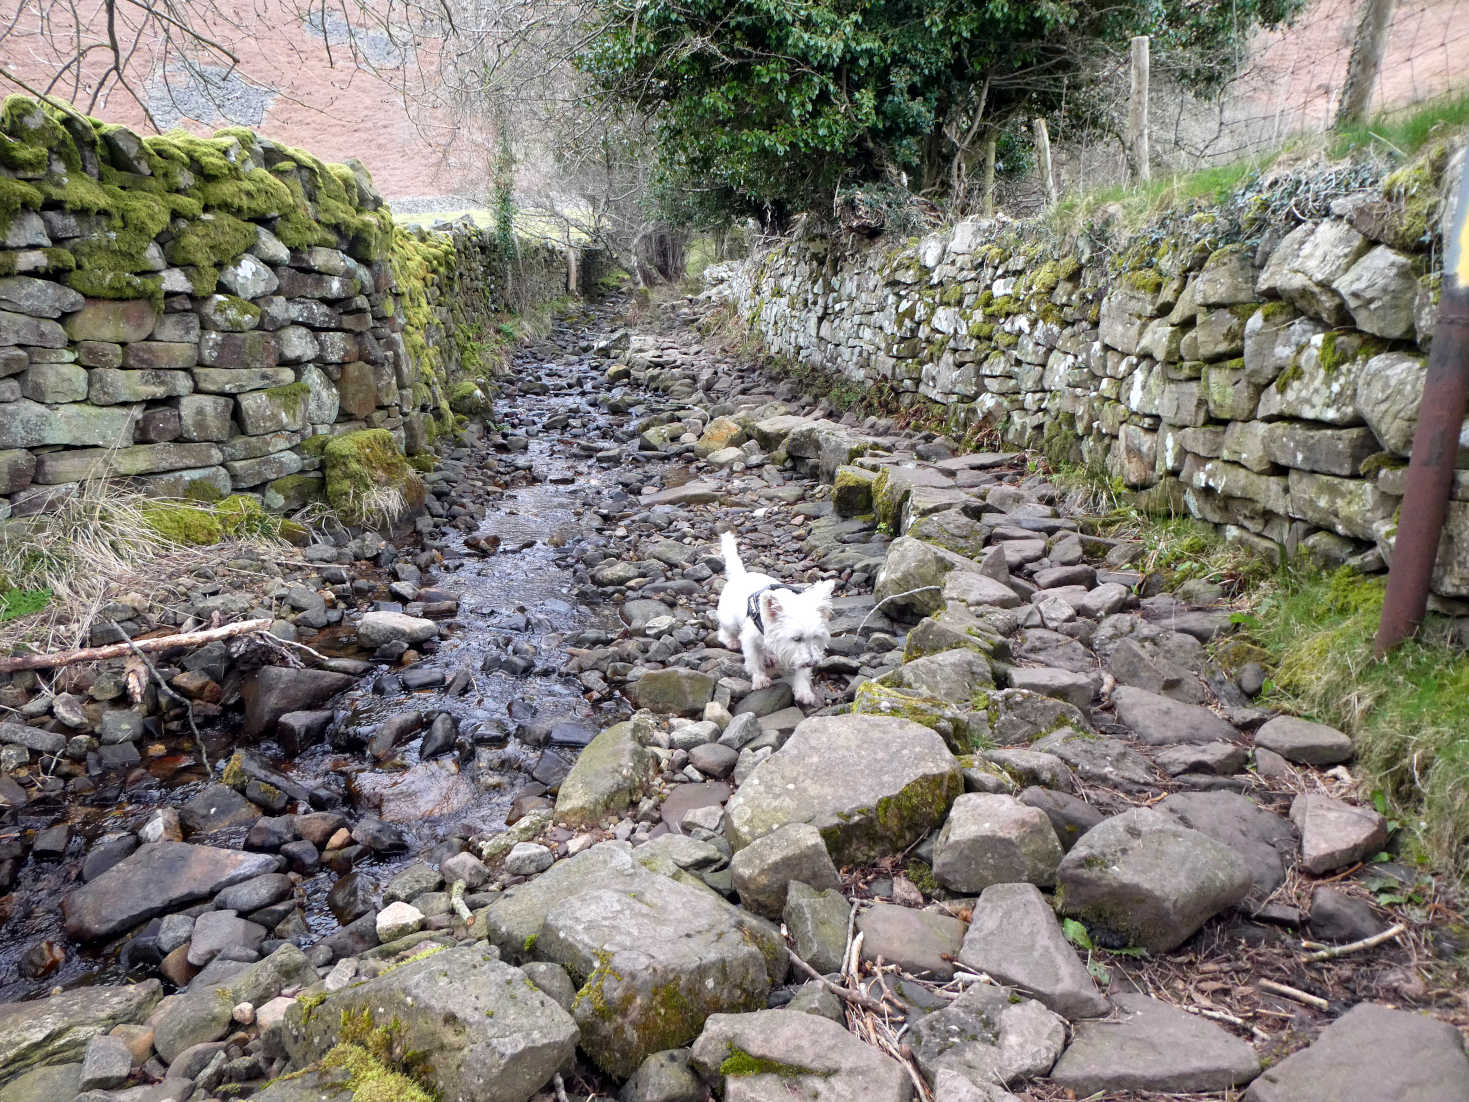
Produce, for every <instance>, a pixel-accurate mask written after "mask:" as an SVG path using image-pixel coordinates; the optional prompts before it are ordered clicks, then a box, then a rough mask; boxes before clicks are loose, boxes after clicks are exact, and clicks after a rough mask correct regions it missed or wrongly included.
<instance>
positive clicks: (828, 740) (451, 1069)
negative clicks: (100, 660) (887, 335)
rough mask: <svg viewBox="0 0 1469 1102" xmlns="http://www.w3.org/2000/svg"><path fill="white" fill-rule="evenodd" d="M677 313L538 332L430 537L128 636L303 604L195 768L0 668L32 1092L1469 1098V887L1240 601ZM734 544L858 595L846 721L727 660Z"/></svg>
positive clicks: (340, 539) (5, 864)
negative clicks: (866, 417)
mask: <svg viewBox="0 0 1469 1102" xmlns="http://www.w3.org/2000/svg"><path fill="white" fill-rule="evenodd" d="M693 316H694V312H693V311H692V310H691V309H690V308H688V307H683V306H680V307H675V308H673V309H671V310H668V311H666V312H665V313H664V314H663V315H661V317H660V318H659V319H657V320H658V324H650V325H647V326H645V328H644V329H642V330H639V331H636V332H629V331H628V330H626V329H620V328H618V326H619V322H620V319H619V318H618V317H617V316H616V315H615V314H613V313H612V312H611V311H610V310H605V309H604V310H602V311H599V312H595V313H591V314H587V315H585V316H583V317H581V318H579V319H578V320H577V321H576V323H575V324H572V323H570V322H563V323H559V324H558V325H557V327H556V328H555V329H554V330H553V331H552V333H551V334H550V336H549V337H548V338H546V339H545V340H543V341H540V342H537V343H536V344H534V345H532V346H529V347H528V348H526V349H524V350H522V352H521V353H519V354H518V355H517V357H516V360H515V363H514V364H513V365H512V369H511V370H510V371H509V373H508V374H507V377H506V378H505V380H504V390H503V393H502V394H500V395H498V396H497V397H496V400H495V403H494V408H493V411H492V412H491V414H490V419H489V422H488V423H487V424H485V425H484V426H477V427H475V428H474V429H473V430H472V431H471V433H470V434H469V436H468V437H467V438H466V440H465V442H463V443H462V444H457V445H454V446H453V447H450V448H446V449H445V450H444V451H443V454H442V455H441V456H440V461H439V463H438V466H437V468H436V469H435V470H434V471H433V472H432V473H431V474H429V475H428V476H427V479H426V481H427V485H428V490H429V496H428V500H427V503H426V511H425V512H424V513H423V515H421V516H419V517H418V518H417V519H416V521H415V522H414V525H413V528H412V530H410V531H408V532H406V533H399V534H398V535H397V536H395V537H394V538H393V539H391V540H384V539H382V538H381V537H379V536H376V535H373V534H371V533H365V534H359V533H349V532H327V533H323V534H322V536H323V538H321V539H318V540H316V541H315V542H312V543H311V544H310V545H309V546H307V547H305V548H304V549H303V550H302V551H301V552H299V553H286V552H284V551H283V552H281V554H280V555H279V556H275V557H267V556H262V555H259V554H257V557H256V560H255V564H254V574H255V575H256V577H257V579H258V580H257V582H256V583H255V584H254V585H253V587H243V588H227V587H225V586H222V585H218V584H211V583H210V579H208V578H199V579H197V582H198V584H186V585H182V586H179V587H176V588H178V589H180V590H181V591H183V596H181V597H177V598H175V599H173V600H172V601H170V602H164V603H163V604H162V605H158V604H150V603H149V602H147V601H144V600H141V599H140V600H138V601H136V602H135V606H136V607H135V606H134V605H129V606H127V607H126V608H119V609H117V610H113V611H114V619H119V620H120V621H121V622H123V623H125V624H128V625H129V630H130V631H132V632H134V633H136V632H139V631H144V632H145V631H146V630H147V629H148V628H150V627H152V626H155V625H158V626H164V627H167V626H169V625H172V626H174V627H178V626H187V625H189V624H191V623H193V622H195V621H199V622H202V621H207V620H208V619H209V618H210V617H211V616H213V615H215V614H216V613H218V614H219V615H220V616H222V617H223V618H225V619H233V618H243V617H246V616H253V615H256V614H264V615H267V616H270V617H272V618H273V619H274V620H275V626H274V628H273V629H272V631H273V633H274V637H275V638H276V639H278V640H285V641H286V642H274V643H273V642H271V641H270V640H266V639H263V638H261V637H258V636H256V637H249V638H245V639H241V640H236V641H233V642H225V643H218V644H211V645H210V646H209V647H206V648H203V649H201V650H196V651H192V652H187V653H174V654H169V655H167V656H164V658H163V659H161V660H160V662H159V666H160V674H161V675H162V676H163V677H164V678H166V679H167V680H168V682H169V684H170V686H171V688H172V689H173V690H174V691H175V692H177V693H178V694H179V695H180V696H183V697H186V698H187V699H189V700H190V701H191V702H192V710H193V712H194V715H195V717H196V719H197V720H198V721H199V722H200V723H201V725H202V730H203V734H204V737H203V740H202V746H196V745H195V744H194V741H193V739H192V737H191V736H190V735H189V734H188V731H187V725H186V723H185V721H184V716H183V712H182V709H181V708H180V707H179V706H178V705H177V704H175V703H173V702H172V701H170V700H169V699H168V698H167V697H164V698H162V699H158V700H151V699H149V698H148V696H146V695H145V696H144V699H143V701H142V703H141V704H133V703H132V702H130V700H129V697H128V695H127V686H126V683H125V678H124V677H122V676H121V672H120V669H119V670H114V669H112V668H109V667H105V666H104V667H102V668H99V669H96V670H74V671H64V672H63V674H62V675H59V676H57V677H55V678H47V679H45V680H39V679H36V678H33V677H17V678H16V679H14V680H13V681H12V683H11V684H10V685H9V686H6V687H5V690H4V691H5V692H6V693H7V694H8V695H7V696H6V697H5V699H4V700H3V701H0V703H4V704H5V705H6V706H7V707H9V708H11V709H13V712H11V713H7V714H6V718H5V719H4V720H3V721H0V742H3V743H4V754H5V765H6V767H7V770H8V772H7V775H6V777H5V778H4V780H3V781H0V785H3V787H0V802H3V806H4V809H5V810H4V815H5V820H4V823H5V829H4V832H3V837H0V845H3V846H5V847H7V848H5V849H4V850H3V851H0V874H3V876H4V878H5V880H6V882H7V883H8V885H9V893H10V894H9V895H8V896H7V897H6V898H7V899H8V902H9V912H8V917H7V918H6V921H5V924H4V926H3V928H0V939H3V940H0V954H3V967H4V971H3V973H0V983H3V994H4V996H5V997H7V998H10V999H12V1000H14V1001H12V1002H9V1003H6V1004H4V1005H3V1006H0V1102H16V1100H19V1099H52V1098H56V1099H62V1098H65V1099H70V1098H74V1097H75V1098H86V1099H87V1100H88V1102H103V1100H111V1099H119V1100H121V1099H128V1100H143V1099H148V1100H155V1099H158V1100H161V1099H205V1098H227V1097H251V1098H257V1099H262V1100H265V1099H268V1100H270V1102H298V1100H305V1099H311V1100H313V1102H314V1100H318V1099H323V1098H328V1099H348V1098H354V1099H366V1098H372V1099H378V1098H404V1099H417V1098H422V1097H438V1098H440V1099H445V1100H448V1099H484V1098H489V1099H506V1100H516V1102H525V1100H528V1099H531V1098H544V1099H547V1100H549V1099H552V1098H557V1097H558V1096H559V1095H558V1092H564V1093H565V1095H566V1096H567V1097H590V1096H596V1095H600V1096H601V1097H611V1096H613V1095H617V1096H619V1097H621V1098H623V1099H627V1100H630V1102H655V1100H662V1102H674V1100H683V1099H687V1100H692V1102H699V1100H703V1099H706V1098H708V1097H711V1096H712V1097H717V1098H729V1099H766V1098H769V1099H786V1098H790V1097H804V1098H813V1099H889V1098H891V1099H909V1098H914V1097H925V1098H928V1097H932V1098H937V1099H941V1100H950V1099H952V1100H956V1102H957V1100H968V1099H990V1100H993V1099H1004V1098H1017V1097H1018V1098H1031V1099H1037V1100H1041V1099H1052V1098H1061V1097H1077V1098H1079V1097H1087V1098H1097V1099H1102V1098H1107V1099H1113V1098H1115V1099H1128V1098H1152V1097H1159V1096H1162V1095H1165V1094H1166V1095H1170V1096H1171V1095H1176V1094H1179V1093H1186V1094H1187V1095H1188V1096H1189V1097H1198V1098H1217V1099H1227V1098H1236V1097H1240V1096H1241V1094H1242V1095H1243V1097H1245V1098H1248V1099H1252V1100H1255V1102H1272V1100H1285V1099H1291V1100H1295V1099H1306V1098H1333V1099H1363V1100H1366V1099H1372V1100H1374V1102H1377V1100H1398V1099H1401V1100H1403V1102H1408V1100H1410V1099H1411V1100H1413V1102H1436V1100H1439V1099H1445V1100H1448V1099H1452V1100H1463V1099H1469V1060H1466V1058H1465V1055H1464V1047H1463V1036H1462V1033H1461V1032H1460V1030H1461V1029H1462V1027H1463V1026H1464V1023H1465V1021H1466V1018H1469V1006H1466V1004H1465V1001H1464V998H1463V994H1462V987H1456V986H1455V984H1456V983H1458V982H1459V980H1458V979H1456V977H1462V971H1458V972H1456V971H1455V967H1456V966H1455V964H1454V959H1455V957H1456V956H1462V953H1463V946H1462V944H1461V943H1460V941H1459V940H1457V938H1458V937H1459V936H1460V934H1459V932H1457V931H1456V930H1455V929H1454V928H1453V926H1452V924H1451V922H1449V921H1448V920H1447V919H1448V917H1449V916H1450V915H1451V914H1452V908H1453V905H1454V903H1455V901H1454V899H1453V897H1452V895H1451V894H1450V893H1449V889H1448V887H1447V886H1445V885H1441V884H1435V883H1433V882H1432V881H1431V880H1430V879H1428V878H1427V877H1426V876H1425V875H1424V874H1423V873H1421V872H1420V871H1419V870H1417V869H1415V868H1413V867H1411V866H1409V865H1406V864H1403V863H1400V862H1398V861H1395V860H1394V859H1392V855H1391V854H1390V853H1385V852H1384V851H1385V849H1387V848H1388V847H1389V824H1388V823H1387V822H1386V821H1385V820H1384V819H1383V818H1382V816H1381V815H1379V814H1378V813H1377V812H1376V811H1375V810H1373V809H1372V808H1371V806H1370V802H1368V801H1366V800H1365V798H1364V794H1363V793H1361V792H1360V791H1358V790H1357V786H1356V784H1355V781H1354V777H1353V775H1352V766H1351V760H1352V753H1353V748H1352V744H1351V740H1350V739H1349V738H1347V737H1346V736H1345V735H1343V734H1341V733H1340V732H1336V731H1333V730H1331V729H1329V728H1324V727H1321V726H1320V725H1317V724H1311V723H1307V722H1305V721H1302V720H1297V719H1293V718H1291V717H1285V716H1274V715H1272V714H1271V713H1268V712H1266V711H1263V710H1261V709H1259V708H1257V707H1256V706H1255V703H1254V695H1255V694H1256V693H1258V692H1259V689H1260V676H1259V675H1260V672H1261V671H1258V670H1256V669H1251V668H1249V667H1245V668H1243V669H1240V670H1237V671H1236V672H1235V673H1234V674H1233V675H1230V674H1227V673H1226V672H1225V671H1224V670H1223V669H1221V668H1219V667H1218V666H1217V665H1216V663H1215V661H1214V658H1213V655H1214V654H1215V653H1216V652H1217V650H1218V648H1219V647H1220V645H1221V644H1223V643H1225V642H1227V639H1228V636H1229V633H1230V632H1231V631H1232V630H1233V625H1232V621H1231V613H1230V610H1229V608H1228V607H1227V604H1226V603H1225V600H1224V598H1225V596H1226V595H1225V594H1224V593H1223V592H1222V591H1220V590H1219V589H1218V587H1215V586H1211V585H1209V584H1207V583H1197V582H1196V583H1192V584H1189V585H1187V586H1184V587H1180V588H1179V589H1178V590H1177V591H1174V592H1164V591H1163V590H1162V588H1161V587H1160V586H1159V584H1158V579H1157V578H1156V577H1153V576H1150V575H1147V574H1145V573H1144V572H1142V571H1141V570H1140V569H1138V560H1139V557H1140V552H1141V548H1140V547H1139V546H1137V545H1134V544H1130V543H1128V542H1126V541H1116V540H1110V539H1106V538H1103V537H1101V536H1098V535H1096V534H1095V531H1094V529H1093V527H1092V526H1090V525H1088V524H1087V523H1086V518H1083V517H1076V516H1070V515H1067V514H1066V510H1065V508H1064V501H1063V498H1062V495H1061V494H1060V492H1059V491H1058V490H1057V489H1056V487H1054V486H1052V485H1050V484H1048V483H1047V482H1046V481H1045V480H1044V479H1043V478H1042V477H1040V476H1037V475H1034V474H1031V473H1029V470H1028V466H1027V463H1026V460H1025V457H1024V456H1020V455H1015V454H1007V453H980V454H955V453H954V451H955V449H954V446H953V445H952V444H951V443H950V442H948V441H944V440H941V439H933V438H931V437H925V436H915V435H913V434H910V433H904V432H901V431H898V430H897V429H896V428H895V426H893V425H892V424H890V423H883V422H876V421H868V422H861V423H859V422H858V421H856V420H855V419H853V418H845V419H839V418H835V417H833V416H831V414H832V411H831V409H830V407H829V406H825V405H823V406H821V407H819V408H812V407H811V403H810V402H809V400H804V399H801V398H800V397H799V396H798V395H797V394H796V393H795V391H794V389H793V388H791V387H790V386H789V385H787V384H778V383H774V382H772V381H771V380H769V379H766V378H764V377H762V376H761V375H760V374H759V373H758V372H756V371H754V370H753V369H751V368H749V367H748V366H746V365H741V364H738V363H736V362H734V361H732V360H730V359H729V358H728V357H726V356H722V355H719V354H716V353H713V352H711V351H710V350H708V349H706V348H705V347H703V346H702V345H701V344H700V342H699V341H698V339H697V338H696V337H695V336H694V335H693V333H692V332H691V331H690V330H689V329H688V327H687V323H688V322H689V321H690V320H692V319H693ZM823 415H826V416H823ZM725 524H731V525H733V526H734V527H735V528H736V529H737V531H738V533H739V542H740V545H741V549H742V552H743V554H744V557H745V561H746V563H747V564H748V565H749V566H750V567H751V568H754V569H762V570H766V571H768V572H770V573H772V574H775V575H776V576H778V577H780V578H782V579H787V580H790V581H792V582H814V581H817V580H822V579H827V578H830V579H834V580H835V581H836V583H837V585H836V592H837V598H836V600H835V602H834V608H833V618H832V624H831V627H832V633H833V639H832V645H831V648H830V650H829V653H828V656H827V658H826V659H825V661H824V662H823V663H822V665H821V667H820V670H819V671H818V677H817V689H818V693H819V695H820V697H821V701H822V706H821V707H819V708H808V709H799V708H797V707H795V706H794V703H793V701H792V699H791V694H790V689H789V687H788V686H787V685H786V684H785V683H784V682H781V681H778V682H776V684H775V685H774V686H773V687H771V688H770V689H763V690H753V689H752V687H751V685H750V683H749V681H748V679H747V676H746V673H745V671H744V667H743V663H742V661H741V659H740V656H739V655H738V654H736V653H734V652H731V651H728V650H726V649H724V648H722V647H721V646H720V645H719V643H718V640H717V637H716V635H715V631H714V623H713V619H712V609H713V605H714V603H715V601H716V600H717V595H718V590H719V586H720V584H721V582H720V571H721V569H722V567H721V564H720V561H719V557H718V551H717V544H716V539H717V535H716V530H717V528H718V527H720V526H722V525H725ZM229 576H230V577H231V578H234V577H235V575H233V574H232V575H229ZM291 643H296V644H301V645H296V646H293V645H291ZM302 645H304V647H309V648H310V649H309V650H306V649H303V646H302ZM150 705H151V706H150ZM206 758H207V762H206V760H205V759H206ZM1323 954H1325V955H1323ZM1313 957H1314V958H1315V959H1313Z"/></svg>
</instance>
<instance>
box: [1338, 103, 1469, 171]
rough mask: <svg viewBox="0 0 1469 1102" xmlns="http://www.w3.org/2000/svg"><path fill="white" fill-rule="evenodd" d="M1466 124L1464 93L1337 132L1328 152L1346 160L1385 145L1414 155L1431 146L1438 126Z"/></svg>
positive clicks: (1467, 106) (1468, 114) (1467, 109)
mask: <svg viewBox="0 0 1469 1102" xmlns="http://www.w3.org/2000/svg"><path fill="white" fill-rule="evenodd" d="M1465 124H1469V92H1460V93H1458V94H1457V95H1451V96H1446V97H1444V98H1442V99H1437V100H1433V101H1432V102H1430V103H1426V104H1423V105H1421V106H1419V107H1417V108H1415V109H1414V110H1412V111H1410V112H1407V113H1398V112H1394V113H1392V114H1389V115H1385V116H1378V117H1377V118H1374V119H1372V120H1371V121H1370V122H1367V123H1365V124H1363V125H1360V126H1352V127H1348V128H1346V129H1344V130H1340V131H1337V132H1336V133H1335V134H1333V135H1332V138H1331V141H1330V143H1329V144H1328V146H1327V150H1328V152H1329V153H1330V154H1331V156H1332V157H1345V156H1347V154H1349V153H1352V152H1354V151H1356V150H1358V149H1367V148H1371V147H1373V146H1377V145H1385V146H1387V147H1388V148H1389V149H1391V150H1394V151H1395V152H1397V153H1400V154H1403V155H1404V156H1410V155H1412V154H1413V153H1416V152H1417V151H1418V150H1419V149H1421V148H1422V147H1423V146H1424V144H1426V143H1427V141H1428V139H1429V138H1430V137H1431V136H1432V134H1433V130H1434V128H1435V127H1437V126H1440V125H1447V126H1463V125H1465Z"/></svg>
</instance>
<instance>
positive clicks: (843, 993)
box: [786, 949, 886, 1014]
mask: <svg viewBox="0 0 1469 1102" xmlns="http://www.w3.org/2000/svg"><path fill="white" fill-rule="evenodd" d="M786 952H787V953H789V954H790V957H791V963H792V964H794V965H795V966H796V967H797V968H799V969H800V970H801V971H802V972H805V973H806V975H808V976H810V977H811V978H812V979H813V980H815V981H816V982H817V983H819V984H820V985H821V988H822V990H824V991H830V992H831V993H832V994H833V995H835V996H836V997H837V998H839V999H844V1000H846V1001H847V1002H849V1003H851V1004H852V1005H853V1006H860V1007H861V1008H862V1009H863V1010H870V1011H872V1012H873V1013H874V1014H881V1013H883V1012H884V1010H885V1009H886V1008H885V1007H884V1006H883V1005H882V1003H881V1002H879V1001H878V1000H877V999H873V998H869V997H868V996H866V995H864V994H862V993H861V992H860V991H852V990H849V989H848V988H845V987H842V986H841V985H840V984H835V983H832V982H831V980H829V979H827V978H826V977H825V976H823V975H822V974H821V973H820V972H818V971H817V970H816V969H815V968H812V967H811V965H809V964H807V963H806V962H805V961H804V960H802V959H801V958H800V957H798V956H796V954H795V951H794V950H792V949H787V950H786Z"/></svg>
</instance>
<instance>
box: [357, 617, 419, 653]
mask: <svg viewBox="0 0 1469 1102" xmlns="http://www.w3.org/2000/svg"><path fill="white" fill-rule="evenodd" d="M438 635H439V625H438V624H436V623H434V622H433V621H432V620H426V619H424V618H423V617H421V616H408V615H406V614H404V613H402V612H368V613H364V614H363V616H362V619H361V620H359V621H358V623H357V639H358V641H359V642H361V643H362V644H363V645H364V646H368V647H380V646H382V645H383V644H385V643H399V642H402V643H407V644H408V645H409V646H413V645H414V644H416V643H422V642H425V641H426V640H429V639H437V638H438Z"/></svg>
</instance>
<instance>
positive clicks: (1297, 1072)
mask: <svg viewBox="0 0 1469 1102" xmlns="http://www.w3.org/2000/svg"><path fill="white" fill-rule="evenodd" d="M1303 1098H1322V1099H1327V1098H1329V1099H1331V1102H1469V1057H1466V1056H1465V1054H1464V1038H1463V1037H1462V1036H1461V1035H1460V1033H1459V1031H1458V1030H1456V1029H1455V1028H1454V1027H1453V1026H1451V1025H1449V1024H1448V1023H1447V1022H1440V1021H1437V1020H1435V1019H1434V1018H1430V1017H1429V1016H1428V1015H1426V1014H1414V1013H1412V1012H1410V1011H1406V1010H1393V1009H1392V1008H1391V1007H1386V1006H1382V1005H1380V1004H1378V1003H1360V1004H1358V1005H1357V1006H1354V1007H1352V1009H1351V1010H1349V1011H1347V1012H1346V1013H1345V1014H1343V1015H1342V1016H1341V1017H1340V1018H1338V1019H1337V1020H1336V1021H1335V1022H1333V1023H1332V1024H1331V1025H1329V1026H1327V1027H1326V1028H1325V1029H1324V1030H1322V1032H1321V1036H1319V1037H1317V1038H1316V1041H1315V1043H1314V1044H1312V1045H1309V1046H1308V1047H1306V1048H1303V1049H1301V1051H1299V1052H1297V1053H1295V1054H1293V1055H1291V1056H1287V1057H1286V1058H1285V1059H1284V1060H1282V1061H1281V1062H1280V1063H1278V1064H1276V1065H1275V1066H1274V1067H1272V1068H1269V1069H1267V1070H1266V1071H1264V1072H1262V1073H1261V1075H1260V1077H1259V1078H1258V1079H1256V1080H1255V1081H1254V1082H1253V1083H1252V1084H1250V1089H1249V1090H1248V1091H1246V1092H1245V1102H1299V1100H1300V1099H1303Z"/></svg>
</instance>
